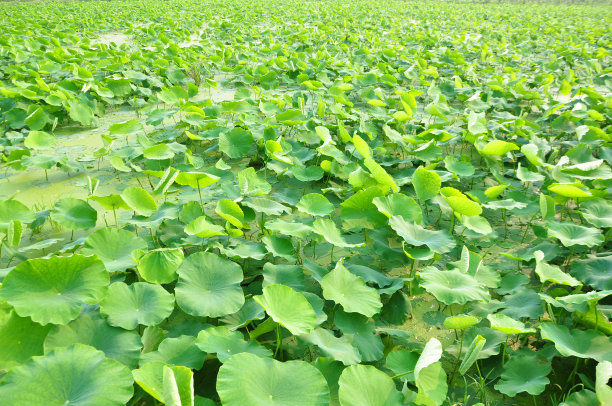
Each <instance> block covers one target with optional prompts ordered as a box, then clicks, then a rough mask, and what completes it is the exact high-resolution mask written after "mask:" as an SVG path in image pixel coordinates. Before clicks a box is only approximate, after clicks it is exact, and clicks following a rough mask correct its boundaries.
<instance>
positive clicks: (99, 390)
mask: <svg viewBox="0 0 612 406" xmlns="http://www.w3.org/2000/svg"><path fill="white" fill-rule="evenodd" d="M133 383H134V380H133V379H132V374H131V373H130V370H129V369H128V368H126V367H125V366H123V365H122V364H121V363H120V362H119V361H116V360H113V359H110V358H106V357H105V356H104V353H103V352H102V351H98V350H96V349H94V348H92V347H89V346H87V345H83V344H74V345H71V346H69V347H60V348H56V349H55V350H53V351H51V352H50V353H49V354H47V355H45V356H42V357H34V358H32V360H31V361H29V362H28V363H26V364H23V365H21V366H19V367H16V368H12V369H11V370H9V372H8V373H7V374H6V376H5V377H4V379H3V380H2V383H0V399H2V403H4V404H7V405H20V406H37V405H49V406H51V405H57V406H59V405H74V406H91V405H96V406H120V405H125V404H126V403H127V402H128V401H129V400H130V398H131V397H132V394H133V386H132V385H133Z"/></svg>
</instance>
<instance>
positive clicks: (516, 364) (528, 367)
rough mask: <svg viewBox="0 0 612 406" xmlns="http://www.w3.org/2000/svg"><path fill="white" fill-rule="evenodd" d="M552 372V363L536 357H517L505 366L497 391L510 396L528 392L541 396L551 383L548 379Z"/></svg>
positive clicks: (497, 384) (496, 386) (496, 385)
mask: <svg viewBox="0 0 612 406" xmlns="http://www.w3.org/2000/svg"><path fill="white" fill-rule="evenodd" d="M551 370H552V368H551V366H550V363H549V362H546V361H543V360H541V359H538V358H537V357H535V356H524V355H517V356H513V357H512V358H510V361H508V362H507V363H506V364H505V365H504V369H503V371H502V374H501V379H500V381H499V382H498V383H496V384H495V389H497V390H498V391H500V392H501V393H503V394H504V395H508V396H516V394H517V393H521V392H527V393H529V394H530V395H539V394H540V393H542V392H544V389H545V388H546V385H548V383H549V382H550V381H549V379H548V378H547V377H546V375H548V374H549V373H550V371H551Z"/></svg>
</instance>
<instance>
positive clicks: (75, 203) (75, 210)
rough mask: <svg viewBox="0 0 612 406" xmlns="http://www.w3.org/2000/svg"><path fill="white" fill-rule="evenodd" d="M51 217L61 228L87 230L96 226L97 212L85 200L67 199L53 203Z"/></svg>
mask: <svg viewBox="0 0 612 406" xmlns="http://www.w3.org/2000/svg"><path fill="white" fill-rule="evenodd" d="M51 217H52V218H53V220H54V221H57V222H58V223H59V224H61V225H62V226H63V227H66V228H70V229H73V230H87V229H89V228H92V227H95V226H96V222H97V220H98V212H97V211H96V210H95V209H94V208H93V207H91V206H90V205H89V203H87V202H86V201H85V200H81V199H74V198H72V197H67V198H64V199H61V200H59V201H58V202H57V203H55V206H54V207H53V210H52V212H51Z"/></svg>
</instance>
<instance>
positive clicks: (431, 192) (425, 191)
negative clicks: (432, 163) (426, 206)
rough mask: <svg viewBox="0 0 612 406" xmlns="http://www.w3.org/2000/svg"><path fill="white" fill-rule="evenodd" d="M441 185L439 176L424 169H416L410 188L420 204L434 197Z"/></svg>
mask: <svg viewBox="0 0 612 406" xmlns="http://www.w3.org/2000/svg"><path fill="white" fill-rule="evenodd" d="M441 185H442V180H441V179H440V175H438V174H437V173H436V172H433V171H430V170H427V169H426V168H424V167H419V168H417V170H416V171H414V175H412V186H413V187H414V190H415V192H416V195H417V197H418V198H419V201H421V202H424V201H426V200H429V199H431V198H433V197H434V196H436V195H437V194H438V193H439V192H440V186H441Z"/></svg>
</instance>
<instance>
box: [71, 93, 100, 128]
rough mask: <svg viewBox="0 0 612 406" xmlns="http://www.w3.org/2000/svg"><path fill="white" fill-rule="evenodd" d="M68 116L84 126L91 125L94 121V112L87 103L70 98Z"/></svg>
mask: <svg viewBox="0 0 612 406" xmlns="http://www.w3.org/2000/svg"><path fill="white" fill-rule="evenodd" d="M68 105H69V107H70V108H69V113H70V118H71V119H73V120H74V121H76V122H79V123H81V124H82V125H84V126H91V125H92V124H93V123H94V112H93V110H92V109H91V107H89V106H88V105H87V104H85V103H83V102H81V101H79V100H77V99H72V100H70V102H69V103H68Z"/></svg>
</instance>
